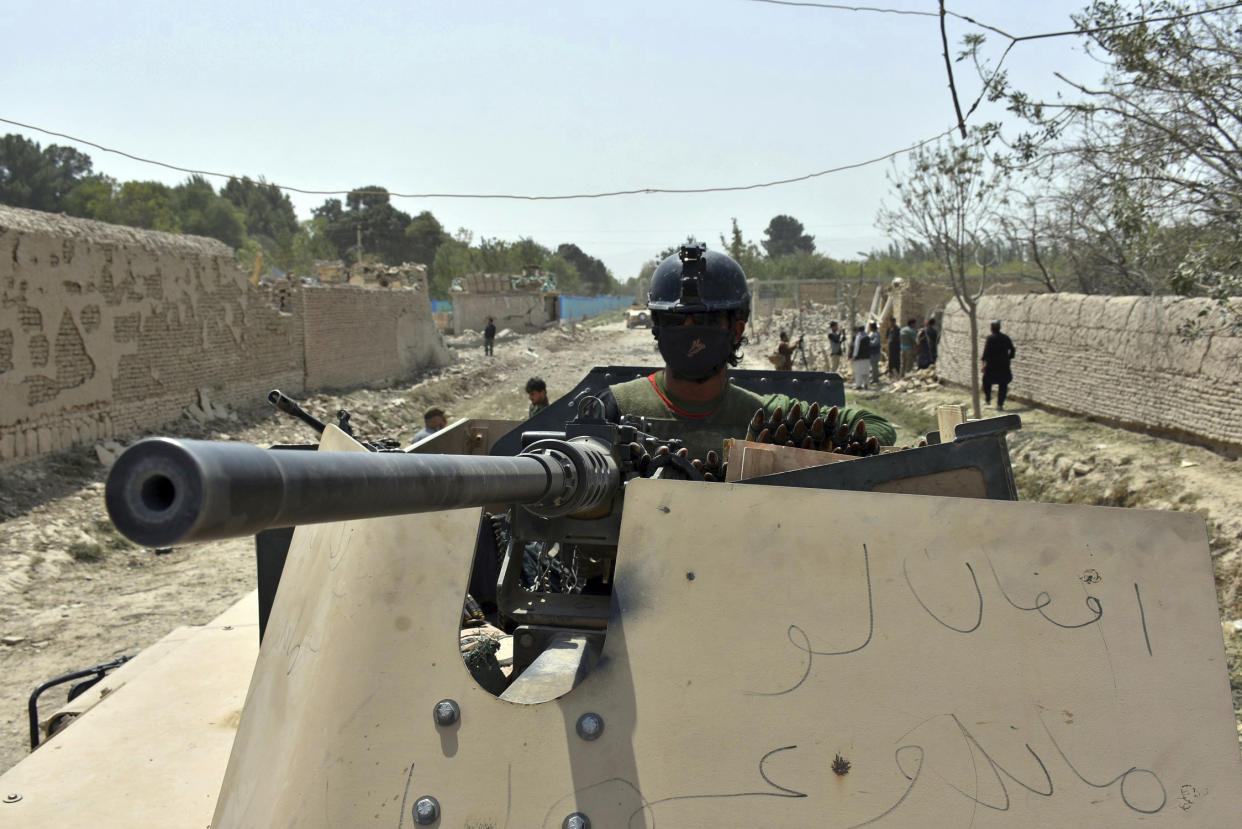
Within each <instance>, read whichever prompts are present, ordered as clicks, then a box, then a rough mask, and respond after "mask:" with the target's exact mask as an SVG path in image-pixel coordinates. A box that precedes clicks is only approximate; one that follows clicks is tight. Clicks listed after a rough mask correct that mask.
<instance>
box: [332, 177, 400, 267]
mask: <svg viewBox="0 0 1242 829" xmlns="http://www.w3.org/2000/svg"><path fill="white" fill-rule="evenodd" d="M314 214H315V216H317V217H318V216H323V217H324V218H327V219H328V225H327V227H326V228H325V229H324V235H325V236H326V237H327V239H328V240H329V241H330V242H331V243H332V245H333V246H334V247H335V248H336V251H337V256H338V257H339V258H340V259H342V260H344V261H346V262H350V261H354V260H356V259H357V258H358V257H359V256H360V255H361V254H362V253H363V252H365V253H367V254H371V255H374V256H375V257H376V258H378V259H379V260H380V261H381V262H384V263H385V264H388V265H400V264H401V263H402V262H407V261H409V260H410V258H411V256H412V252H413V251H412V244H411V240H410V239H409V238H408V237H407V236H406V233H405V230H406V228H407V227H409V226H410V222H412V221H413V220H412V219H411V218H410V216H409V215H408V214H406V213H403V212H401V211H400V210H398V209H397V208H395V207H393V206H392V204H391V203H390V201H389V197H388V191H387V190H385V189H384V188H383V187H379V186H374V185H372V186H368V187H361V188H358V190H355V191H354V192H351V193H350V194H349V195H348V196H347V197H346V199H345V207H344V209H342V206H341V202H340V200H339V199H328V200H327V201H325V202H324V203H323V205H322V206H321V207H319V208H317V209H316V210H315V211H314ZM359 236H361V239H362V250H361V251H359V250H358V239H359Z"/></svg>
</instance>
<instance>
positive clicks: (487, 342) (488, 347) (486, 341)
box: [483, 317, 496, 357]
mask: <svg viewBox="0 0 1242 829" xmlns="http://www.w3.org/2000/svg"><path fill="white" fill-rule="evenodd" d="M495 345H496V323H494V322H493V321H492V318H491V317H488V318H487V327H486V328H484V329H483V354H484V355H485V356H488V357H491V356H493V354H492V349H493V348H494V347H495Z"/></svg>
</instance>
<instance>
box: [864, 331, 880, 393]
mask: <svg viewBox="0 0 1242 829" xmlns="http://www.w3.org/2000/svg"><path fill="white" fill-rule="evenodd" d="M867 340H868V341H869V342H870V344H871V382H872V383H875V384H876V385H877V386H878V385H879V384H880V356H881V355H882V354H883V353H884V340H883V338H881V337H880V326H878V325H876V324H875V323H874V322H873V323H870V324H869V325H868V326H867ZM868 386H870V383H869V384H868Z"/></svg>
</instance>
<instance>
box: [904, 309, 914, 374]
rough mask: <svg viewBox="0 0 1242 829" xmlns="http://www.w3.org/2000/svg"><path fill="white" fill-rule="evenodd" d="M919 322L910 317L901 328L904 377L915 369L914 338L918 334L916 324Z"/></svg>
mask: <svg viewBox="0 0 1242 829" xmlns="http://www.w3.org/2000/svg"><path fill="white" fill-rule="evenodd" d="M917 324H918V321H917V320H915V318H914V317H910V319H908V320H906V324H905V326H903V327H902V329H901V374H902V376H903V377H904V376H905V375H907V374H909V373H910V372H912V371H914V338H915V337H917V336H918V332H917V331H916V330H915V328H914V326H915V325H917Z"/></svg>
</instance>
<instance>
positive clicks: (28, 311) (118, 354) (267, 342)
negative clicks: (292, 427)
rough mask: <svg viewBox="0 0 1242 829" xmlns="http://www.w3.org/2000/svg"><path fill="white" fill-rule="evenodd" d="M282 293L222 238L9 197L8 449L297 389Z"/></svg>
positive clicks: (3, 306) (48, 445) (0, 308)
mask: <svg viewBox="0 0 1242 829" xmlns="http://www.w3.org/2000/svg"><path fill="white" fill-rule="evenodd" d="M272 300H273V296H272V294H271V292H270V291H268V290H264V289H255V288H252V287H251V286H250V285H249V284H248V282H247V281H246V278H245V276H244V275H243V274H242V273H241V271H240V270H239V269H238V268H237V266H236V264H235V263H234V260H233V252H232V250H230V249H229V248H228V247H227V246H226V245H224V244H221V243H220V242H217V241H214V240H211V239H203V238H198V237H193V236H179V235H176V234H171V233H159V232H155V231H144V230H136V229H133V228H126V227H118V226H115V225H108V224H104V223H102V222H92V221H86V220H82V219H70V218H67V217H65V216H59V215H53V214H48V213H40V212H37V211H32V210H19V209H16V208H9V207H3V206H0V461H7V460H14V459H20V458H25V457H32V456H35V455H42V454H47V453H48V452H53V451H56V450H58V449H63V448H67V447H69V446H71V445H73V444H74V443H80V442H86V441H92V440H98V439H101V438H108V437H112V436H114V435H123V434H126V433H129V432H133V431H135V430H137V429H139V428H141V427H144V426H149V425H152V424H158V423H163V422H166V421H168V420H171V419H174V418H176V417H178V416H179V415H180V414H181V412H182V410H183V409H184V408H185V407H186V405H187V404H189V403H192V402H193V401H194V399H195V396H196V391H197V389H198V388H199V387H204V388H209V389H212V397H213V398H214V399H215V400H216V401H217V402H224V403H238V402H241V401H243V400H252V399H254V397H255V395H257V394H260V393H261V392H262V391H264V390H265V389H267V388H271V387H272V386H273V385H279V386H282V387H288V388H294V389H300V388H301V385H302V377H303V371H302V364H301V356H300V354H301V326H300V325H299V324H298V321H297V320H295V319H294V318H293V316H292V315H291V314H289V313H283V312H281V311H280V310H279V307H278V304H274V303H273V301H272Z"/></svg>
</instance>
